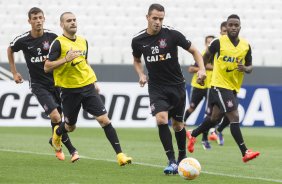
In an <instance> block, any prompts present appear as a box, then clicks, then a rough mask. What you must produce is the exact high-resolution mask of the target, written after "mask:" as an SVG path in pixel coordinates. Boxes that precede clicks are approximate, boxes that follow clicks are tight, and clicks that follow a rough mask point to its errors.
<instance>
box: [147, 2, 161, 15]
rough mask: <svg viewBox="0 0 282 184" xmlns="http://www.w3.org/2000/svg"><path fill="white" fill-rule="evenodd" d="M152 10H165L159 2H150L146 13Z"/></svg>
mask: <svg viewBox="0 0 282 184" xmlns="http://www.w3.org/2000/svg"><path fill="white" fill-rule="evenodd" d="M153 10H158V11H161V12H164V11H165V9H164V7H163V6H162V5H160V4H157V3H155V4H151V6H150V7H149V9H148V15H150V14H151V12H152V11H153Z"/></svg>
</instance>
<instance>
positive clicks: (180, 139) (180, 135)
mask: <svg viewBox="0 0 282 184" xmlns="http://www.w3.org/2000/svg"><path fill="white" fill-rule="evenodd" d="M172 128H173V130H174V134H175V139H176V142H177V147H178V159H177V164H179V163H180V161H181V160H183V159H184V158H186V157H187V156H186V148H185V147H186V130H185V126H184V123H183V122H182V121H179V120H175V119H174V118H172Z"/></svg>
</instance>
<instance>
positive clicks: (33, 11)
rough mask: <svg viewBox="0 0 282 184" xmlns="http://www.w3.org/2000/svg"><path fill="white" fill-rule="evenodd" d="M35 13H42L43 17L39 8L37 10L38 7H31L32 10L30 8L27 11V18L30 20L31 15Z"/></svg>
mask: <svg viewBox="0 0 282 184" xmlns="http://www.w3.org/2000/svg"><path fill="white" fill-rule="evenodd" d="M37 13H42V14H43V15H44V13H43V11H42V10H41V9H40V8H38V7H33V8H31V9H30V10H29V11H28V14H27V15H28V18H29V19H30V18H31V14H37Z"/></svg>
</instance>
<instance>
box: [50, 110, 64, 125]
mask: <svg viewBox="0 0 282 184" xmlns="http://www.w3.org/2000/svg"><path fill="white" fill-rule="evenodd" d="M49 116H50V119H51V121H52V122H53V123H60V122H61V120H62V118H61V115H60V113H59V112H58V111H57V109H54V110H53V111H52V112H51V113H50V114H49Z"/></svg>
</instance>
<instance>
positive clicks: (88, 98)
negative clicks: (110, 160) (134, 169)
mask: <svg viewBox="0 0 282 184" xmlns="http://www.w3.org/2000/svg"><path fill="white" fill-rule="evenodd" d="M89 87H90V88H89V90H87V91H85V92H84V93H83V94H82V95H83V99H82V101H81V102H82V106H83V109H84V110H86V111H87V112H88V113H90V114H92V115H93V116H95V117H96V120H97V121H98V122H99V124H100V126H101V127H102V128H103V129H104V132H105V135H106V137H107V139H108V140H109V142H110V143H111V145H112V147H113V149H114V150H115V152H116V154H117V160H118V164H119V165H120V166H124V165H126V164H130V163H131V162H132V158H131V157H128V156H126V155H125V154H124V153H123V152H122V149H121V145H120V142H119V138H118V135H117V133H116V130H115V128H114V127H113V126H112V123H111V121H110V119H109V117H108V115H107V111H106V108H105V106H104V104H103V102H102V99H101V97H100V95H99V94H98V92H97V91H96V89H95V88H94V85H91V86H89Z"/></svg>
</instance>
